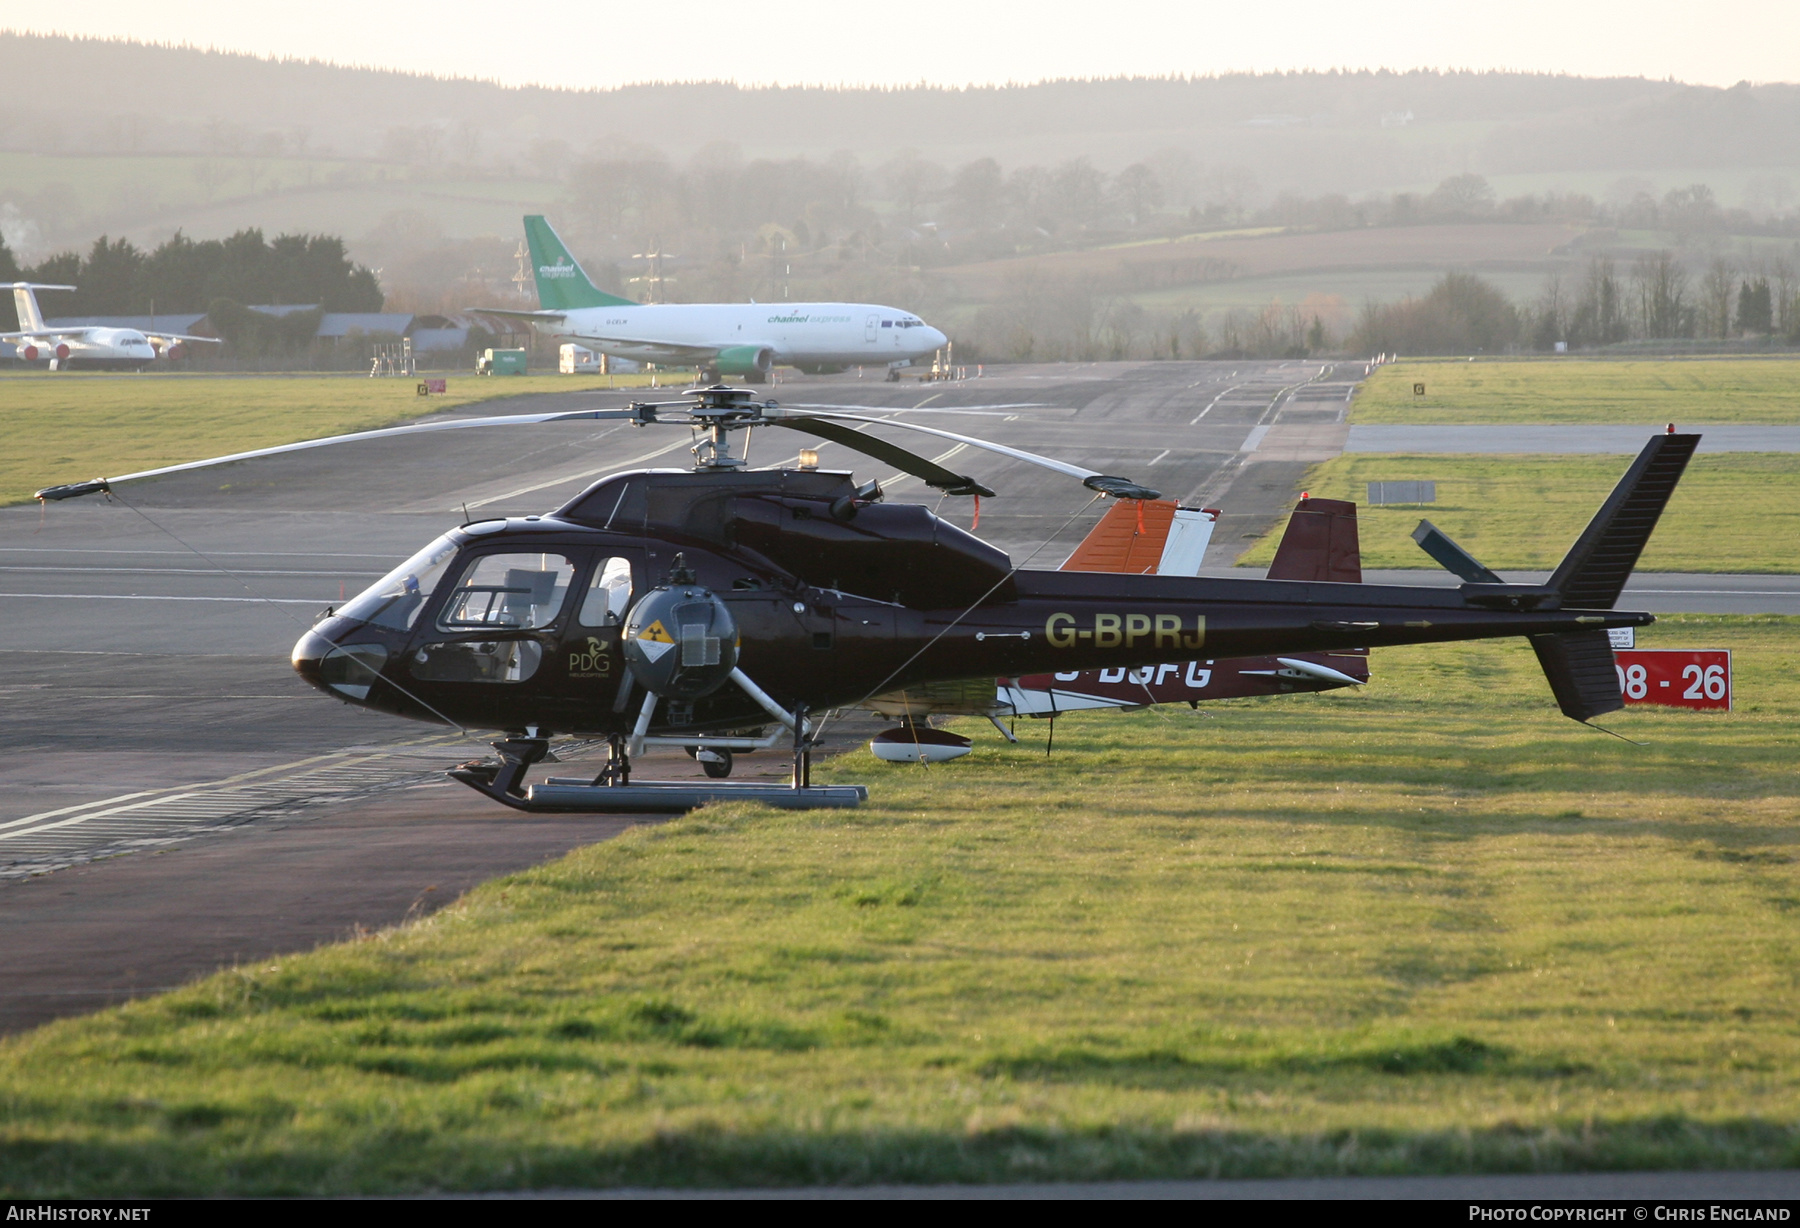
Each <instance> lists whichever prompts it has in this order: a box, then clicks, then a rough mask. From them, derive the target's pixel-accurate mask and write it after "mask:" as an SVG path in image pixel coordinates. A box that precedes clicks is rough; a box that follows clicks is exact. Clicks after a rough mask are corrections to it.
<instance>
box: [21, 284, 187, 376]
mask: <svg viewBox="0 0 1800 1228" xmlns="http://www.w3.org/2000/svg"><path fill="white" fill-rule="evenodd" d="M7 288H8V289H10V290H11V291H12V292H13V305H14V306H15V307H17V308H18V311H19V329H20V331H19V332H16V333H0V341H11V342H14V343H15V344H16V345H17V347H18V351H19V357H20V358H22V359H24V360H25V361H26V362H37V361H39V360H40V359H44V358H48V359H49V360H50V369H51V370H52V371H67V370H69V369H70V368H71V367H73V366H74V365H75V364H77V363H80V364H81V365H82V366H89V367H142V366H144V365H145V364H146V363H152V362H155V361H156V360H157V358H159V357H160V356H162V355H163V354H168V353H172V352H173V351H174V350H175V349H176V348H177V347H178V346H180V345H183V344H185V343H186V342H189V341H205V342H209V343H211V344H213V345H218V344H219V339H218V338H217V337H189V336H185V335H184V334H181V333H164V332H142V331H139V330H138V329H135V328H100V327H94V326H87V325H78V326H75V327H71V328H50V327H48V326H46V325H45V323H44V315H43V313H42V312H41V311H39V310H38V303H37V295H36V294H35V293H34V291H38V290H73V289H74V288H75V287H74V286H44V285H39V284H37V283H35V282H29V281H15V282H13V283H12V284H11V285H10V286H8V287H7Z"/></svg>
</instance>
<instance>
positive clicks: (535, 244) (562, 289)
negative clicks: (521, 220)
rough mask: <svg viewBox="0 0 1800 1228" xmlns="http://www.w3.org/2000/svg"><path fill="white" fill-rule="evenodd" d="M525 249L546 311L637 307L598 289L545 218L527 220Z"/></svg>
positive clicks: (540, 299)
mask: <svg viewBox="0 0 1800 1228" xmlns="http://www.w3.org/2000/svg"><path fill="white" fill-rule="evenodd" d="M525 246H526V248H527V249H528V250H529V251H530V253H531V273H532V276H533V278H534V279H536V281H537V292H538V306H539V307H542V308H543V309H544V310H545V311H567V310H569V309H570V308H575V307H636V306H637V304H636V303H634V302H632V301H631V300H630V299H628V298H620V297H619V296H618V295H616V294H607V293H606V292H605V291H603V290H600V289H598V288H596V287H595V285H594V283H593V280H592V279H591V278H589V277H588V275H587V272H586V271H585V270H584V269H583V268H582V267H581V265H579V264H578V263H576V261H575V257H574V256H572V255H570V254H569V249H568V248H567V247H565V246H564V245H563V241H562V237H561V236H560V235H558V234H557V233H556V231H555V229H553V228H552V227H551V225H550V223H549V222H548V221H547V220H545V219H544V218H543V217H542V216H541V215H538V214H532V215H530V216H528V217H526V219H525Z"/></svg>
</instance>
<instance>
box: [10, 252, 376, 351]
mask: <svg viewBox="0 0 1800 1228" xmlns="http://www.w3.org/2000/svg"><path fill="white" fill-rule="evenodd" d="M0 281H35V282H42V283H45V284H49V285H66V286H74V287H76V289H75V291H74V292H73V293H57V294H51V295H44V296H42V297H41V298H40V300H39V303H40V306H41V307H42V308H43V310H44V313H45V315H47V316H96V315H149V314H151V313H152V312H155V313H158V314H174V313H180V312H195V311H203V312H209V313H212V314H215V315H226V316H230V315H232V311H231V308H232V307H233V306H235V305H241V304H256V305H259V306H260V305H266V304H304V305H307V306H315V307H318V308H320V309H321V310H324V311H380V310H381V307H382V303H383V296H382V292H381V286H380V283H379V282H378V281H377V280H376V277H375V274H374V273H373V272H372V271H370V270H369V269H366V268H363V267H362V266H361V265H358V264H356V263H355V262H353V261H352V260H351V259H350V257H349V255H348V253H347V252H346V250H345V247H344V241H343V240H342V239H340V238H337V237H336V236H332V235H299V234H293V235H278V236H276V237H275V238H274V239H273V240H269V241H265V240H264V238H263V232H262V231H261V230H258V229H255V228H250V229H246V230H240V231H238V232H237V233H236V234H234V235H232V236H230V237H229V238H226V239H207V240H202V241H199V242H196V241H195V240H193V239H190V238H188V237H187V236H185V235H183V234H180V233H177V234H176V235H175V236H174V237H173V238H171V239H169V240H167V241H166V242H163V243H161V244H159V245H157V246H156V247H155V248H153V249H152V250H150V251H145V250H143V249H142V248H139V247H138V246H136V245H135V244H133V243H132V242H131V241H130V240H129V239H111V238H109V237H107V236H105V235H102V236H101V237H100V238H98V239H96V240H95V241H94V244H93V246H92V247H90V248H89V249H88V251H87V252H86V253H85V254H83V253H81V252H76V251H69V252H61V253H58V254H56V255H53V256H50V257H48V258H47V259H45V260H42V261H40V262H39V263H37V264H35V265H31V266H25V267H21V266H20V265H19V264H18V262H17V261H16V259H15V258H14V256H13V253H12V252H11V251H10V250H8V248H7V247H6V245H5V243H4V241H0ZM0 311H3V312H4V318H5V319H14V318H16V313H15V312H14V309H13V304H12V302H11V301H10V298H9V299H8V301H6V302H5V304H4V306H3V307H0ZM314 323H315V327H316V321H315V322H314ZM9 328H17V324H16V323H15V324H11V325H9Z"/></svg>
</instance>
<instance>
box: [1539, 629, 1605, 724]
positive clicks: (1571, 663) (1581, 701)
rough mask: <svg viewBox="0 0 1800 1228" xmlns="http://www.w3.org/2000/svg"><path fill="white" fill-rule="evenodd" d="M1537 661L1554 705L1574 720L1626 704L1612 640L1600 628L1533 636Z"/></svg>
mask: <svg viewBox="0 0 1800 1228" xmlns="http://www.w3.org/2000/svg"><path fill="white" fill-rule="evenodd" d="M1531 646H1532V648H1534V649H1536V650H1537V658H1538V664H1539V665H1541V666H1543V667H1544V677H1546V678H1548V679H1549V680H1550V691H1551V693H1552V694H1553V695H1555V696H1556V706H1557V707H1559V708H1561V709H1562V713H1563V715H1564V716H1566V717H1568V718H1569V719H1570V720H1573V721H1586V720H1589V719H1591V718H1593V717H1596V716H1600V715H1601V714H1603V713H1607V712H1615V711H1617V710H1618V709H1620V708H1623V707H1624V706H1625V700H1624V698H1623V697H1622V696H1621V695H1620V694H1619V672H1618V669H1617V668H1616V667H1615V666H1614V664H1613V652H1612V641H1611V640H1609V639H1608V638H1607V635H1606V632H1605V631H1603V630H1596V631H1572V632H1567V633H1564V634H1562V635H1534V636H1532V637H1531Z"/></svg>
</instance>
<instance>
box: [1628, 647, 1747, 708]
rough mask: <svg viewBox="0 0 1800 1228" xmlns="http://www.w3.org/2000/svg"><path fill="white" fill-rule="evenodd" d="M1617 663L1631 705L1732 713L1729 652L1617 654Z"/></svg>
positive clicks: (1641, 650)
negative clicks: (1716, 710) (1706, 709)
mask: <svg viewBox="0 0 1800 1228" xmlns="http://www.w3.org/2000/svg"><path fill="white" fill-rule="evenodd" d="M1613 662H1614V664H1615V665H1616V666H1617V667H1618V670H1619V690H1620V692H1621V693H1622V694H1623V695H1624V697H1625V702H1626V703H1627V704H1661V705H1663V706H1664V707H1668V708H1720V709H1724V710H1725V711H1730V710H1731V652H1730V651H1729V650H1728V649H1701V650H1699V651H1697V652H1688V651H1684V650H1680V649H1656V650H1654V651H1652V650H1648V649H1633V650H1632V651H1630V652H1622V651H1615V652H1614V653H1613Z"/></svg>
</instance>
